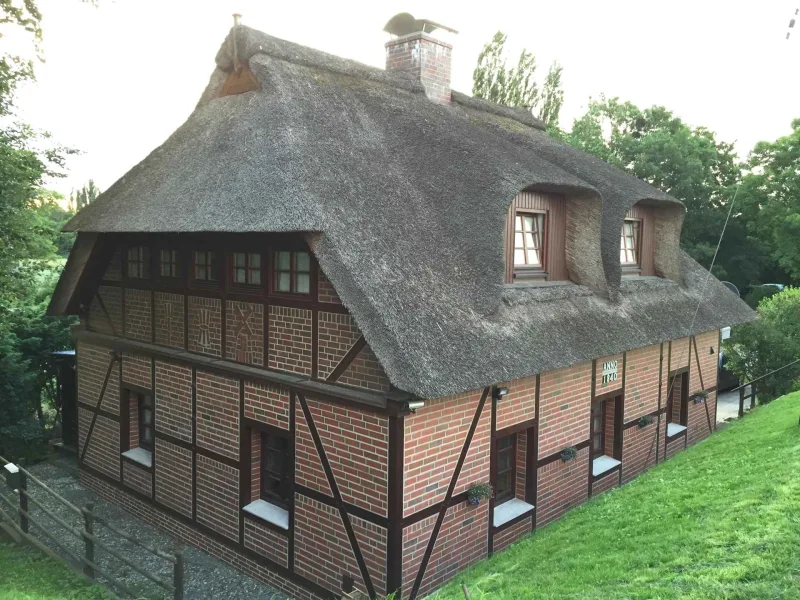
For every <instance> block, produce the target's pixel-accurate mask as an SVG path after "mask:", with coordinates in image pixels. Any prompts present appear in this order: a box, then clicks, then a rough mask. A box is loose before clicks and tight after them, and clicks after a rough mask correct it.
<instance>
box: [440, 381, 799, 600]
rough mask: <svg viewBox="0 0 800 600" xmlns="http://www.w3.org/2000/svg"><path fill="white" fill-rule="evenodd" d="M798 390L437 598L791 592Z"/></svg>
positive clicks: (747, 597)
mask: <svg viewBox="0 0 800 600" xmlns="http://www.w3.org/2000/svg"><path fill="white" fill-rule="evenodd" d="M798 417H800V393H795V394H791V395H789V396H785V397H783V398H781V399H779V400H775V401H774V402H772V403H771V404H769V405H767V406H764V407H760V408H758V409H757V410H755V411H754V412H753V413H752V414H750V415H748V416H747V417H745V418H744V419H743V420H742V421H739V422H735V423H733V424H731V426H730V427H729V428H728V429H727V430H725V431H721V432H719V433H717V434H715V435H714V436H712V437H711V438H709V439H707V440H705V441H704V442H702V443H700V444H698V445H697V446H695V447H693V448H690V449H689V450H687V451H684V452H681V453H679V454H678V455H676V456H675V457H673V458H672V459H670V460H669V461H667V462H666V463H665V464H663V465H659V466H658V467H655V468H653V469H651V470H650V472H648V473H647V474H645V475H643V476H642V477H640V478H638V479H637V480H635V481H633V482H632V483H630V484H628V485H626V486H624V487H622V488H620V489H618V490H615V491H613V492H610V493H608V494H604V495H602V496H600V497H598V498H595V499H593V500H592V501H590V502H588V503H587V504H585V505H583V506H582V507H580V508H577V509H575V510H573V511H572V512H570V513H569V514H567V515H566V516H565V517H563V518H562V519H561V520H559V521H557V522H556V523H554V524H553V525H551V526H550V527H546V528H544V529H542V530H541V531H537V532H536V533H535V534H534V535H531V536H528V537H527V538H525V539H523V540H522V541H520V542H519V543H517V544H515V545H514V546H512V547H511V548H509V549H508V550H507V551H505V552H500V553H498V554H497V555H495V556H494V557H492V558H491V559H488V560H485V561H483V562H481V563H479V564H478V565H476V566H475V567H474V568H472V569H470V570H468V571H466V572H465V573H463V574H461V575H459V576H457V577H456V579H454V580H453V582H452V583H451V584H450V585H448V586H447V587H445V588H443V589H442V590H440V592H439V593H438V594H437V595H436V596H435V597H436V599H437V600H444V599H453V600H455V599H459V600H463V598H464V596H463V594H462V592H461V584H462V583H466V584H467V587H468V588H469V591H470V594H471V596H472V599H473V600H479V599H482V598H492V599H498V600H504V599H508V600H523V599H528V598H552V599H559V600H561V599H564V598H580V599H581V600H591V599H597V600H611V599H622V598H625V599H628V598H631V599H633V598H643V599H644V598H646V599H665V598H709V599H711V598H713V599H715V600H716V599H721V598H728V599H741V600H757V599H764V598H770V599H772V598H780V599H784V598H800V426H798Z"/></svg>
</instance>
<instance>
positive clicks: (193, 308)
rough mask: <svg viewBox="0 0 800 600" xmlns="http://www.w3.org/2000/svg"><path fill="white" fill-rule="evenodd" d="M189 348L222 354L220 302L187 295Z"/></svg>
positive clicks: (201, 351)
mask: <svg viewBox="0 0 800 600" xmlns="http://www.w3.org/2000/svg"><path fill="white" fill-rule="evenodd" d="M189 350H191V351H192V352H200V353H202V354H210V355H211V356H222V302H221V301H220V300H219V298H198V297H197V296H189Z"/></svg>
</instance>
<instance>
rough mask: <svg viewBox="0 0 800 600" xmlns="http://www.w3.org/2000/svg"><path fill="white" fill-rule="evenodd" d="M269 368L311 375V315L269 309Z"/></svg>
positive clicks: (276, 308)
mask: <svg viewBox="0 0 800 600" xmlns="http://www.w3.org/2000/svg"><path fill="white" fill-rule="evenodd" d="M269 367H270V368H271V369H280V370H282V371H291V372H293V373H300V374H301V375H311V311H310V310H305V309H300V308H288V307H285V306H270V307H269Z"/></svg>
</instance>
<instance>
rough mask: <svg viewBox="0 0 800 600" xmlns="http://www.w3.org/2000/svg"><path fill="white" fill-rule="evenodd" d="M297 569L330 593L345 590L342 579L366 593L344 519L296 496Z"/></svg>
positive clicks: (325, 505)
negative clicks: (344, 577)
mask: <svg viewBox="0 0 800 600" xmlns="http://www.w3.org/2000/svg"><path fill="white" fill-rule="evenodd" d="M294 527H295V531H294V566H295V570H296V572H297V573H299V574H300V575H302V576H304V577H306V578H308V579H310V580H311V581H314V582H316V583H318V584H319V585H322V586H324V587H326V588H328V589H330V590H337V591H340V590H341V589H342V575H349V576H350V577H352V578H353V581H355V586H356V589H358V590H361V591H362V592H366V587H365V586H364V580H363V579H362V578H361V571H360V570H359V568H358V563H357V562H356V557H355V554H353V548H352V547H351V546H350V540H349V539H348V537H347V532H346V531H345V528H344V524H343V523H342V517H341V515H340V514H339V511H338V510H337V509H335V508H334V507H332V506H328V505H327V504H322V503H321V502H317V501H316V500H312V499H311V498H306V497H305V496H302V495H300V494H295V500H294Z"/></svg>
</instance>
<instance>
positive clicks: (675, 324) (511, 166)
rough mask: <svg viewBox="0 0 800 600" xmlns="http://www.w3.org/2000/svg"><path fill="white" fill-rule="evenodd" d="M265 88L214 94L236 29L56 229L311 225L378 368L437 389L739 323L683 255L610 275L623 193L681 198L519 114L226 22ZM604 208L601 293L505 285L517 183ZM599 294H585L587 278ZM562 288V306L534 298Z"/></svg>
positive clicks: (666, 200)
mask: <svg viewBox="0 0 800 600" xmlns="http://www.w3.org/2000/svg"><path fill="white" fill-rule="evenodd" d="M235 35H236V39H237V44H238V46H237V47H238V56H239V58H240V59H242V60H247V61H248V64H249V67H250V69H252V71H253V72H254V73H255V75H256V77H257V78H258V80H259V82H260V85H261V89H260V90H258V91H254V92H249V93H245V94H240V95H235V96H226V97H221V98H220V97H217V96H218V89H219V87H220V85H221V84H222V81H223V80H224V78H225V76H226V73H227V72H228V71H230V69H231V68H232V65H233V62H232V61H233V56H232V51H231V49H232V44H231V36H229V38H228V39H227V40H226V41H225V43H224V44H223V46H222V48H221V49H220V52H219V54H218V56H217V69H216V71H215V72H214V74H213V75H212V77H211V81H210V83H209V86H208V88H207V89H206V91H205V92H204V94H203V96H202V98H201V100H200V102H199V103H198V106H197V108H196V109H195V111H194V112H193V113H192V115H191V116H190V117H189V119H188V120H187V121H186V123H184V124H183V125H182V126H181V127H179V128H178V129H177V131H175V133H173V135H172V136H170V138H169V139H168V140H167V141H166V142H165V143H164V144H163V145H162V146H160V147H159V148H157V149H156V150H154V151H153V152H152V153H151V154H150V155H149V156H148V157H146V158H145V159H144V160H143V161H142V162H141V163H140V164H139V165H137V166H136V167H134V168H133V169H131V171H130V172H129V173H127V174H126V175H125V176H123V177H122V178H121V179H120V180H119V181H118V182H116V183H115V184H114V185H113V186H112V187H111V188H109V189H108V190H107V191H106V192H105V193H104V194H102V195H101V196H100V197H99V198H98V199H97V200H96V201H95V202H94V203H92V204H91V205H90V206H89V207H87V208H86V209H84V210H82V211H81V212H80V213H79V214H78V215H76V217H75V218H74V219H73V220H72V221H71V222H70V223H69V225H68V226H67V229H68V230H71V231H83V232H215V231H219V232H222V231H227V232H282V231H298V232H315V233H309V234H308V240H309V243H310V245H311V247H312V249H313V251H314V252H315V254H316V256H317V258H318V260H319V262H320V265H321V266H322V268H323V270H324V271H325V273H326V274H327V276H328V277H329V279H330V280H331V281H332V282H333V284H334V285H335V287H336V289H337V291H338V292H339V295H340V296H341V297H342V299H343V301H344V303H345V304H346V305H347V307H348V308H349V310H350V311H351V313H352V314H353V315H354V316H355V318H356V320H357V322H358V324H359V326H360V328H361V329H362V331H363V332H364V335H365V337H366V339H367V341H368V342H369V343H370V345H371V347H372V348H373V350H374V351H375V353H376V354H377V356H378V358H379V359H380V360H381V362H382V364H383V366H384V368H385V370H386V372H387V374H388V375H389V377H390V379H391V380H392V382H393V383H394V384H395V385H396V386H397V387H399V388H402V389H404V390H407V391H410V392H413V393H416V394H418V395H421V396H428V397H430V396H438V395H443V394H448V393H454V392H459V391H463V390H466V389H472V388H476V387H479V386H483V385H488V384H491V383H495V382H498V381H503V380H507V379H512V378H516V377H523V376H527V375H531V374H535V373H537V372H541V371H544V370H548V369H553V368H558V367H562V366H567V365H569V364H573V363H575V362H578V361H581V360H588V359H591V358H593V357H596V356H598V355H603V354H610V353H613V352H619V351H622V350H626V349H630V348H634V347H638V346H644V345H648V344H652V343H657V342H660V341H663V340H668V339H673V338H675V337H680V336H682V335H685V334H686V333H687V331H686V328H687V327H688V325H689V322H690V321H691V318H692V315H693V313H694V310H695V307H696V304H697V301H698V300H701V299H702V303H701V304H702V306H701V309H700V312H699V313H698V316H697V319H696V321H695V326H694V327H693V330H692V332H700V331H708V330H710V329H715V328H718V327H721V326H725V325H729V324H733V323H738V322H741V321H744V320H748V319H750V318H751V316H752V312H751V311H750V310H749V309H748V308H747V307H746V306H745V305H744V304H743V303H741V302H740V301H739V300H738V299H736V298H735V297H734V296H733V295H731V294H730V293H729V292H728V291H727V290H725V289H724V288H723V287H722V286H720V284H719V283H718V282H716V281H712V282H711V283H709V284H705V283H702V285H701V275H702V273H703V270H702V269H701V268H700V267H699V265H697V264H696V263H694V262H693V261H691V259H689V258H688V257H684V259H682V260H683V262H682V268H683V269H684V275H685V277H684V281H683V282H672V281H665V280H652V281H643V282H639V283H638V284H637V285H630V284H627V283H625V284H624V285H621V284H620V279H619V228H620V223H621V221H622V219H623V218H624V214H625V212H626V211H627V210H629V209H630V207H631V206H633V204H635V203H636V202H639V201H649V202H653V203H656V204H661V205H664V206H674V207H678V208H680V206H681V205H680V203H679V202H678V201H677V200H676V199H674V198H672V197H670V196H668V195H667V194H664V193H663V192H661V191H659V190H657V189H655V188H653V187H651V186H649V185H647V184H646V183H644V182H642V181H640V180H638V179H635V178H633V177H631V176H629V175H627V174H626V173H624V172H622V171H620V170H618V169H616V168H614V167H612V166H610V165H608V164H606V163H604V162H603V161H600V160H598V159H596V158H594V157H591V156H588V155H586V154H584V153H582V152H579V151H577V150H575V149H573V148H571V147H569V146H566V145H564V144H562V143H561V142H558V141H557V140H554V139H553V138H551V137H549V136H548V135H547V134H546V133H544V132H543V131H542V130H541V129H542V126H541V123H539V122H538V121H537V120H535V119H533V117H531V116H530V115H527V114H523V113H524V111H522V112H520V111H517V110H514V109H506V108H503V107H494V106H487V104H488V103H486V102H484V101H480V100H475V99H468V98H466V97H464V96H463V95H458V94H455V95H454V98H453V100H454V102H453V103H452V104H450V105H446V106H445V105H439V104H434V103H432V102H430V101H429V100H428V99H427V98H426V97H425V95H424V92H423V90H422V88H421V86H420V85H419V84H418V83H416V82H415V81H413V80H411V79H409V78H408V77H406V76H403V75H399V74H394V73H386V72H384V71H382V70H380V69H375V68H372V67H368V66H365V65H362V64H359V63H357V62H355V61H349V60H345V59H341V58H338V57H334V56H331V55H328V54H325V53H323V52H319V51H316V50H312V49H309V48H305V47H303V46H299V45H297V44H292V43H290V42H285V41H283V40H278V39H276V38H273V37H271V36H268V35H266V34H263V33H261V32H258V31H255V30H252V29H249V28H246V27H238V28H236V30H235ZM529 188H535V189H543V190H545V189H554V190H558V191H561V192H564V193H576V194H582V195H586V196H591V197H593V198H595V199H596V202H598V203H600V204H601V220H602V223H601V233H600V236H601V238H602V239H601V241H600V247H601V252H602V256H603V270H604V273H603V274H602V277H604V278H605V279H606V280H607V289H608V293H607V294H605V295H606V296H607V297H608V298H611V299H612V300H616V301H615V302H609V301H608V300H606V299H604V298H602V297H600V296H598V295H597V294H596V293H593V292H592V291H590V290H588V289H586V288H583V287H581V286H576V285H567V286H564V290H560V291H558V292H554V291H552V290H553V289H556V288H557V287H558V286H554V287H553V286H551V287H546V288H517V289H512V290H509V289H508V286H503V285H502V278H503V250H502V233H501V232H502V226H503V221H504V218H505V215H506V212H507V209H508V205H509V203H510V202H511V200H512V199H513V198H514V196H515V195H516V194H517V193H518V192H519V191H520V190H523V189H529ZM595 291H596V290H595ZM554 293H558V294H561V295H562V296H563V297H561V298H560V299H559V300H558V301H557V302H556V301H551V300H548V298H550V297H551V295H552V294H554Z"/></svg>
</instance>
